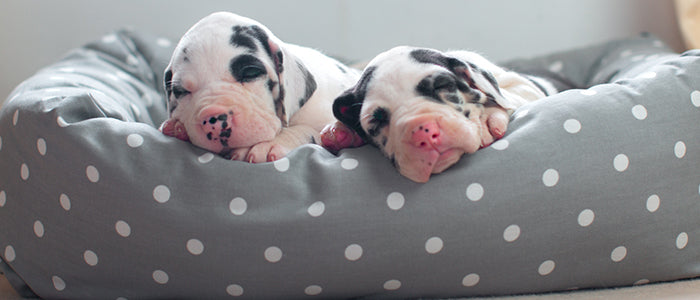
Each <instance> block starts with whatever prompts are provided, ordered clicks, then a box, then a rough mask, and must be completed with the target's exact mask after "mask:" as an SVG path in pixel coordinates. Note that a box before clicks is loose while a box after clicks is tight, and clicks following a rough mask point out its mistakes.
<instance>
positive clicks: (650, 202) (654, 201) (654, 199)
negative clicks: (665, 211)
mask: <svg viewBox="0 0 700 300" xmlns="http://www.w3.org/2000/svg"><path fill="white" fill-rule="evenodd" d="M659 205H661V198H659V196H658V195H651V196H649V198H647V210H648V211H649V212H655V211H656V210H657V209H659Z"/></svg>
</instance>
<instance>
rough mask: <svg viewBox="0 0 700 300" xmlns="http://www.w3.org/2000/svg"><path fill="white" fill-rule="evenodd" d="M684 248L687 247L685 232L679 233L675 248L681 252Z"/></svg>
mask: <svg viewBox="0 0 700 300" xmlns="http://www.w3.org/2000/svg"><path fill="white" fill-rule="evenodd" d="M685 246H688V234H687V233H685V232H681V233H680V234H678V236H677V237H676V248H678V250H681V249H683V248H685Z"/></svg>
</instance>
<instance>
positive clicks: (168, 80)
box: [163, 65, 177, 113]
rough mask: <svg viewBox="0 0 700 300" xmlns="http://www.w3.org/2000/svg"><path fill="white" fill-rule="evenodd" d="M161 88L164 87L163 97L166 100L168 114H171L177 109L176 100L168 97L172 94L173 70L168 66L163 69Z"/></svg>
mask: <svg viewBox="0 0 700 300" xmlns="http://www.w3.org/2000/svg"><path fill="white" fill-rule="evenodd" d="M163 86H164V87H165V95H166V97H167V100H168V107H167V108H168V112H169V113H173V111H174V110H175V108H176V107H177V100H174V99H172V97H170V95H172V94H173V70H172V68H171V67H170V65H168V67H167V69H165V73H164V74H163Z"/></svg>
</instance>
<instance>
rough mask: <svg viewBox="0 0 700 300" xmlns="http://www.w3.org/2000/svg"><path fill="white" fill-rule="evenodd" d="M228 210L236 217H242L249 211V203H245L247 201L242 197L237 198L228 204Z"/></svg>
mask: <svg viewBox="0 0 700 300" xmlns="http://www.w3.org/2000/svg"><path fill="white" fill-rule="evenodd" d="M228 209H229V210H230V211H231V213H232V214H234V215H236V216H240V215H242V214H244V213H245V212H246V210H248V202H246V201H245V199H243V198H241V197H236V198H233V200H231V203H229V204H228Z"/></svg>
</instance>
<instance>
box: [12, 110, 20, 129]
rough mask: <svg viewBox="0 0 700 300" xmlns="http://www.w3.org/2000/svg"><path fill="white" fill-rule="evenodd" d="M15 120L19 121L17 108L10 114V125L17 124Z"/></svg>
mask: <svg viewBox="0 0 700 300" xmlns="http://www.w3.org/2000/svg"><path fill="white" fill-rule="evenodd" d="M17 121H19V109H18V110H15V114H14V115H12V125H14V126H17Z"/></svg>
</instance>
